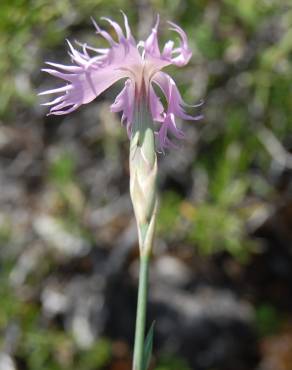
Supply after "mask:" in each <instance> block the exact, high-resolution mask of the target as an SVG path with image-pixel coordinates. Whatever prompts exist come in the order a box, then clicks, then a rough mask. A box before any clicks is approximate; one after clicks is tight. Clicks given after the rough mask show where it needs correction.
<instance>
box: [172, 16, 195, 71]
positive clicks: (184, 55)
mask: <svg viewBox="0 0 292 370" xmlns="http://www.w3.org/2000/svg"><path fill="white" fill-rule="evenodd" d="M168 23H169V24H170V25H171V28H170V30H172V31H175V32H177V33H178V34H179V36H180V39H181V41H180V46H179V47H178V48H175V49H173V50H172V51H171V63H172V64H174V65H176V66H178V67H182V66H184V65H186V64H188V62H189V60H190V59H191V57H192V52H191V49H190V48H189V43H188V38H187V35H186V33H185V32H184V30H182V29H181V28H180V27H179V26H178V25H176V24H175V23H173V22H168ZM167 53H169V50H167Z"/></svg>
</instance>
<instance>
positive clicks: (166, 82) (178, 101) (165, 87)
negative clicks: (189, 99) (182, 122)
mask: <svg viewBox="0 0 292 370" xmlns="http://www.w3.org/2000/svg"><path fill="white" fill-rule="evenodd" d="M152 82H154V83H156V84H157V85H158V86H159V87H160V89H161V90H162V92H163V94H164V95H165V97H166V100H167V103H168V108H167V112H168V113H173V114H174V115H175V116H177V117H180V118H182V119H186V120H193V121H197V120H199V119H201V118H202V117H201V116H192V115H189V114H187V113H185V111H184V109H183V107H187V106H189V105H188V104H186V103H185V102H184V100H183V98H182V97H181V95H180V92H179V90H178V88H177V86H176V84H175V82H174V80H173V79H172V78H171V77H170V76H169V75H168V74H166V73H164V72H157V73H156V74H155V75H154V77H153V79H152Z"/></svg>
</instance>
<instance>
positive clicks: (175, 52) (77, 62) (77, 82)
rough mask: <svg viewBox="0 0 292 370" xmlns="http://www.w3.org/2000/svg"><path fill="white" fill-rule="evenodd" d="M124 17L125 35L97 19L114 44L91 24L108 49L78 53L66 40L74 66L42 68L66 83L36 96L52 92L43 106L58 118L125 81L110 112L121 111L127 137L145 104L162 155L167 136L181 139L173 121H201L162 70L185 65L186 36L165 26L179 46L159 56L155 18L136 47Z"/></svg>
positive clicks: (116, 26)
mask: <svg viewBox="0 0 292 370" xmlns="http://www.w3.org/2000/svg"><path fill="white" fill-rule="evenodd" d="M123 17H124V27H125V32H124V31H123V30H122V28H121V27H120V26H119V24H118V23H116V22H114V21H112V20H111V19H108V18H102V19H104V20H105V21H107V22H108V23H109V24H110V25H111V26H112V27H113V29H114V30H115V33H116V35H117V39H116V40H114V39H113V38H112V36H111V35H110V34H109V33H108V32H107V31H105V30H103V29H101V28H100V27H99V26H98V25H97V24H96V22H95V21H94V20H93V24H94V26H95V29H96V33H97V34H98V35H100V36H102V37H103V38H104V39H106V41H107V42H108V43H109V47H108V48H93V47H91V46H88V45H87V44H83V45H82V50H80V51H78V50H76V49H75V48H74V47H73V46H72V44H71V43H70V42H69V41H67V42H68V46H69V55H70V57H71V59H72V62H73V65H63V64H57V63H52V62H47V63H46V64H48V65H49V66H50V67H52V68H45V69H43V71H44V72H47V73H49V74H51V75H53V76H55V77H57V78H60V79H62V80H64V81H66V84H65V85H64V86H62V87H58V88H55V89H52V90H47V91H44V92H41V93H40V95H47V94H57V95H58V96H57V97H56V98H55V99H54V100H52V101H50V102H48V103H45V104H44V105H47V106H50V112H49V114H53V115H63V114H67V113H70V112H73V111H75V110H76V109H77V108H79V107H80V106H81V105H82V104H87V103H90V102H91V101H92V100H94V99H95V98H96V97H97V96H99V95H100V94H101V93H102V92H103V91H105V90H106V89H108V88H109V87H110V86H111V85H113V84H114V83H116V82H117V81H119V80H122V79H125V84H124V87H123V89H122V91H121V92H120V93H119V94H118V96H117V97H116V99H115V101H114V103H113V104H112V105H111V110H112V111H113V112H121V113H122V123H123V125H124V126H125V127H126V129H127V132H128V136H129V137H130V138H131V136H132V133H133V120H134V113H135V109H136V108H137V106H138V105H139V103H141V102H143V104H146V106H147V107H148V110H149V113H150V114H151V116H152V120H153V122H154V133H155V135H156V137H157V138H158V145H159V148H160V150H162V151H164V149H165V148H168V147H170V146H174V144H173V142H172V140H171V139H172V138H176V139H181V138H183V137H184V133H183V131H182V130H181V129H179V128H178V127H177V124H176V118H177V117H178V118H181V119H186V120H198V119H200V117H201V116H193V115H190V114H187V113H186V112H185V110H184V108H185V107H186V106H187V104H186V103H185V102H184V101H183V99H182V97H181V95H180V92H179V90H178V88H177V86H176V83H175V81H174V80H173V79H172V78H171V77H170V76H169V75H168V74H167V73H165V72H163V71H162V70H163V69H164V68H165V67H167V66H169V65H175V66H178V67H182V66H184V65H186V64H187V63H188V62H189V60H190V58H191V56H192V52H191V50H190V48H189V45H188V39H187V36H186V34H185V32H184V31H183V30H182V29H181V28H180V27H179V26H177V25H176V24H174V23H172V22H168V23H169V24H170V26H171V27H170V29H171V30H172V31H174V32H176V33H177V34H178V36H179V39H180V41H179V45H178V46H175V43H174V42H173V41H172V40H169V41H167V42H166V43H165V45H164V47H163V49H162V52H161V50H160V48H159V45H158V37H157V31H158V25H159V17H157V21H156V24H155V26H154V27H153V29H152V31H151V33H150V35H149V36H148V38H147V39H146V40H145V41H139V42H138V43H136V41H135V39H134V37H133V36H132V33H131V30H130V27H129V24H128V19H127V17H126V15H125V14H124V13H123ZM155 85H156V86H157V87H158V89H159V90H161V92H162V93H163V95H164V96H165V101H166V107H164V106H163V104H162V103H161V101H160V98H159V97H158V96H157V93H156V91H157V89H156V91H155V89H154V86H155Z"/></svg>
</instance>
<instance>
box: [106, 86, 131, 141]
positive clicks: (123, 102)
mask: <svg viewBox="0 0 292 370" xmlns="http://www.w3.org/2000/svg"><path fill="white" fill-rule="evenodd" d="M134 108H135V85H134V83H133V82H132V81H131V80H130V79H128V80H127V81H126V82H125V87H124V88H123V90H122V91H121V92H120V93H119V95H118V96H117V97H116V99H115V101H114V103H113V104H112V105H111V111H112V112H122V124H123V125H124V126H126V128H127V133H128V136H129V137H131V134H132V125H133V115H134Z"/></svg>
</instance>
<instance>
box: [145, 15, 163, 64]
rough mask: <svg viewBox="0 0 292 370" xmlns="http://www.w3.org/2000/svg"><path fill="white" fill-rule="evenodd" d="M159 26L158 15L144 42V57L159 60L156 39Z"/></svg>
mask: <svg viewBox="0 0 292 370" xmlns="http://www.w3.org/2000/svg"><path fill="white" fill-rule="evenodd" d="M158 26H159V15H158V16H157V19H156V23H155V26H154V27H153V28H152V31H151V33H150V35H149V36H148V38H147V39H146V41H145V42H144V49H145V57H146V58H147V56H148V55H150V56H151V57H155V58H160V50H159V45H158V39H157V31H158Z"/></svg>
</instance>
